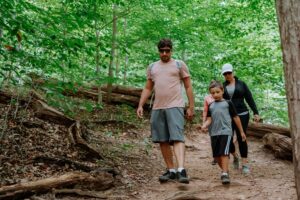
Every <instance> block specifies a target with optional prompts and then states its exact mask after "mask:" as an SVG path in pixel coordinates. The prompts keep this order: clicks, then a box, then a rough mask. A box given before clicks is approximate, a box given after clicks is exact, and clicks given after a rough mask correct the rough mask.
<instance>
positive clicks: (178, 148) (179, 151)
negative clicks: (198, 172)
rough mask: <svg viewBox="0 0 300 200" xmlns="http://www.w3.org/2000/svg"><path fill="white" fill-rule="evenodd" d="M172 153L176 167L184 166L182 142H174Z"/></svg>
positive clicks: (183, 146)
mask: <svg viewBox="0 0 300 200" xmlns="http://www.w3.org/2000/svg"><path fill="white" fill-rule="evenodd" d="M174 153H175V158H176V161H177V165H178V168H184V161H185V144H184V143H183V142H174Z"/></svg>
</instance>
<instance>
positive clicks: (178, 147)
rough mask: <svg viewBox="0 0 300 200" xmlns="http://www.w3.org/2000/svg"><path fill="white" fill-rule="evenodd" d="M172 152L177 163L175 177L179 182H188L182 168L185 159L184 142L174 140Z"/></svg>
mask: <svg viewBox="0 0 300 200" xmlns="http://www.w3.org/2000/svg"><path fill="white" fill-rule="evenodd" d="M174 153H175V157H176V161H177V165H178V171H177V178H178V181H179V182H180V183H189V178H188V176H187V173H186V170H185V169H184V161H185V144H184V143H183V142H174Z"/></svg>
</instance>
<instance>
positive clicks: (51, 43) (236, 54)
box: [0, 0, 287, 124]
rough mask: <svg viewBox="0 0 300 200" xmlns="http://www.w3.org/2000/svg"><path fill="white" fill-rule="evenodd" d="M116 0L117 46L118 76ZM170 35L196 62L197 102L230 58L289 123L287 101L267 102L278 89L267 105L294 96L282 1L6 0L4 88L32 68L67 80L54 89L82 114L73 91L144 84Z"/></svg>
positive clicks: (0, 11) (0, 12) (1, 11)
mask: <svg viewBox="0 0 300 200" xmlns="http://www.w3.org/2000/svg"><path fill="white" fill-rule="evenodd" d="M113 5H116V11H117V17H118V18H117V29H118V31H117V36H116V39H117V47H116V49H117V54H116V56H115V59H114V60H115V63H113V68H114V69H113V76H109V75H108V67H109V66H110V61H111V60H110V56H111V51H112V45H111V43H112V14H113ZM97 35H98V36H97ZM162 37H169V38H171V39H172V40H173V42H174V53H173V57H174V58H177V59H182V60H184V61H185V62H186V63H187V64H188V66H189V68H190V72H191V74H192V78H193V86H194V88H195V92H196V101H197V102H202V101H203V97H204V96H205V94H206V93H207V85H208V84H209V82H210V80H211V79H219V80H222V79H223V78H222V77H221V76H220V68H221V66H222V64H224V63H226V62H230V63H232V64H233V65H234V67H235V69H236V73H237V75H238V76H239V78H240V79H242V80H245V81H246V82H247V84H248V85H249V87H250V88H251V90H252V91H253V94H254V97H255V99H256V101H257V103H258V105H259V108H260V109H261V110H262V112H261V113H262V115H263V116H264V118H267V119H268V120H267V121H270V122H272V123H273V122H274V123H280V124H287V110H286V106H283V107H282V106H281V107H278V106H275V108H276V109H273V108H272V107H266V106H265V96H266V93H267V91H272V94H273V95H272V97H268V105H271V104H276V105H281V104H283V105H286V100H285V99H283V100H282V99H281V100H280V101H279V100H278V98H277V97H282V96H285V87H284V78H283V66H282V59H281V56H282V55H281V50H280V42H279V33H278V25H277V20H276V12H275V5H274V2H273V1H269V0H253V1H249V0H228V1H219V0H203V1H196V0H190V1H183V0H176V1H175V0H170V1H161V0H148V1H137V0H134V1H129V0H77V1H74V0H66V1H65V0H64V1H62V0H49V1H44V0H35V1H30V0H2V1H0V46H1V48H0V87H2V85H3V84H4V83H5V84H8V85H22V84H23V82H24V81H25V80H27V79H28V76H27V74H30V73H37V74H43V76H44V77H47V78H55V79H59V80H60V82H59V84H58V85H51V84H49V85H47V86H46V90H47V94H48V96H49V97H50V96H51V98H56V100H57V101H56V100H55V101H54V100H53V104H56V106H62V107H61V109H62V110H63V111H64V112H66V113H68V114H69V115H70V116H74V115H76V112H75V111H76V109H75V107H76V106H79V107H80V105H78V104H73V103H71V101H70V102H68V101H67V100H66V99H65V97H63V95H62V94H61V92H62V91H63V90H64V89H66V88H67V89H68V90H71V91H72V90H75V88H76V87H77V86H78V85H87V84H89V85H99V84H106V83H113V84H125V85H129V86H136V87H143V86H144V82H145V79H146V78H145V72H146V68H147V66H148V65H149V64H150V63H152V62H153V61H155V60H157V59H158V54H157V49H156V44H157V42H158V40H159V39H160V38H162ZM96 54H97V55H96ZM97 57H98V58H99V71H97V69H96V64H97V61H96V60H97V59H96V58H97ZM117 68H118V70H117ZM96 71H97V73H96ZM125 77H126V78H125ZM66 82H67V83H68V84H65V83H66ZM83 108H84V109H83ZM94 108H95V105H82V106H81V107H80V109H83V110H86V111H87V112H90V111H92V109H94ZM274 116H278V119H277V118H275V117H274Z"/></svg>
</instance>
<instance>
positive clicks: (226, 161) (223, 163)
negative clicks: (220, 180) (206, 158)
mask: <svg viewBox="0 0 300 200" xmlns="http://www.w3.org/2000/svg"><path fill="white" fill-rule="evenodd" d="M219 160H220V168H221V169H222V171H223V172H226V173H228V171H229V170H228V165H229V157H228V156H220V157H219Z"/></svg>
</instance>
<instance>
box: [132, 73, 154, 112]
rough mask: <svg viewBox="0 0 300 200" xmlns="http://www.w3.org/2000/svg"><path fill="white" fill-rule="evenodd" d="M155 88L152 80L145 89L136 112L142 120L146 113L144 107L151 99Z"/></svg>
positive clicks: (149, 80)
mask: <svg viewBox="0 0 300 200" xmlns="http://www.w3.org/2000/svg"><path fill="white" fill-rule="evenodd" d="M153 86H154V83H153V81H152V80H151V79H148V80H147V82H146V85H145V88H144V89H143V91H142V94H141V98H140V102H139V106H138V109H137V111H136V114H137V116H138V117H140V118H142V117H143V112H144V109H143V106H144V104H145V103H146V101H147V99H148V98H149V97H150V95H151V93H152V90H153Z"/></svg>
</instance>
